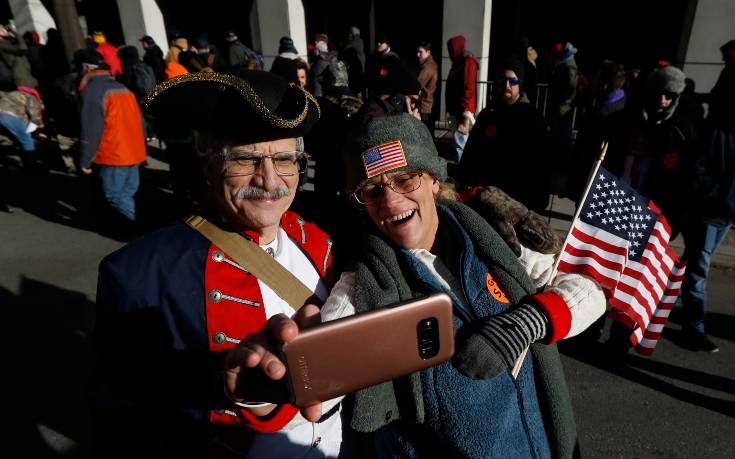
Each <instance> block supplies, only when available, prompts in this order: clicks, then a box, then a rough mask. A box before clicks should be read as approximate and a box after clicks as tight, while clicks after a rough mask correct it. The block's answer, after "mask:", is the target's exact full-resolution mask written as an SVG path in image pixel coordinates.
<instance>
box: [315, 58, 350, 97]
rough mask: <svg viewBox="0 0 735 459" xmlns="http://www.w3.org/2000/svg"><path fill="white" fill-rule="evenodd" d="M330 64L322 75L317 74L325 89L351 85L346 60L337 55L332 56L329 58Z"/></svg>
mask: <svg viewBox="0 0 735 459" xmlns="http://www.w3.org/2000/svg"><path fill="white" fill-rule="evenodd" d="M328 62H329V65H328V66H327V67H326V68H325V69H324V71H322V73H321V74H320V75H317V80H318V81H319V83H321V85H322V88H323V90H324V91H327V92H328V91H329V90H330V89H334V88H338V87H344V88H347V87H348V86H349V74H348V73H347V66H346V65H345V63H344V62H342V61H341V60H339V59H337V57H336V56H331V57H330V58H329V59H328Z"/></svg>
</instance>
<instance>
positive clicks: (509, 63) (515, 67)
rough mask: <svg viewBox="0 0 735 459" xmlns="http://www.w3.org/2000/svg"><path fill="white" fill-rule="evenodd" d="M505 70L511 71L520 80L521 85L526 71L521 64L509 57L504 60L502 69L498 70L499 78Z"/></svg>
mask: <svg viewBox="0 0 735 459" xmlns="http://www.w3.org/2000/svg"><path fill="white" fill-rule="evenodd" d="M506 70H512V71H513V72H515V74H516V76H517V77H518V78H519V79H520V80H521V83H523V79H524V78H525V77H526V69H525V67H524V66H523V62H521V61H520V60H518V59H516V58H515V57H509V58H508V59H506V60H505V63H504V65H503V67H501V69H500V76H502V75H503V72H505V71H506Z"/></svg>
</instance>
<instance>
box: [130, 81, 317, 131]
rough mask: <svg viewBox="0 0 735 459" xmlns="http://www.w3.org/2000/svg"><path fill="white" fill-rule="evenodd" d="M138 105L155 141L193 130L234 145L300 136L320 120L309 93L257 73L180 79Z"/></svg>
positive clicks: (157, 87)
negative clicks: (157, 135) (160, 137)
mask: <svg viewBox="0 0 735 459" xmlns="http://www.w3.org/2000/svg"><path fill="white" fill-rule="evenodd" d="M142 105H143V107H144V108H145V110H146V115H147V116H148V118H149V119H150V120H151V121H152V123H153V126H154V127H155V129H156V132H157V133H158V134H159V135H160V136H164V135H165V134H164V133H170V134H172V133H182V132H184V130H185V131H186V132H188V131H190V130H196V131H198V132H202V133H206V134H208V135H211V136H214V137H215V138H217V139H218V140H220V141H222V142H223V143H239V144H246V143H256V142H267V141H271V140H277V139H285V138H290V137H301V136H303V135H305V134H306V133H307V132H308V131H309V130H310V129H311V127H312V126H314V124H315V123H316V122H317V121H318V120H319V116H320V109H319V104H318V103H317V101H316V99H315V98H314V96H312V95H311V94H310V93H309V92H307V91H304V90H303V89H301V88H300V87H299V86H297V85H295V84H292V83H289V82H288V81H286V80H285V79H283V78H282V77H280V76H278V75H275V74H273V73H270V72H262V71H259V70H237V71H235V72H233V73H232V74H226V73H215V72H208V73H204V72H200V73H189V74H186V75H181V76H179V77H176V78H172V79H170V80H167V81H165V82H163V83H161V84H159V85H157V86H156V87H154V88H153V89H152V90H151V91H150V92H149V93H148V94H147V95H146V97H145V98H144V99H143V102H142ZM173 135H176V134H173Z"/></svg>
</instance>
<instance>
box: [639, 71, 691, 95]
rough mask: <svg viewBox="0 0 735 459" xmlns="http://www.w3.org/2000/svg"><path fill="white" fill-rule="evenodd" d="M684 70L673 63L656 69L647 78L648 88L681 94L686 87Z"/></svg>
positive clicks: (653, 90) (654, 90)
mask: <svg viewBox="0 0 735 459" xmlns="http://www.w3.org/2000/svg"><path fill="white" fill-rule="evenodd" d="M685 79H686V77H685V76H684V72H682V71H681V70H679V69H677V68H676V67H674V66H673V65H670V66H668V67H664V68H660V69H656V70H654V71H653V72H651V73H650V74H649V75H648V78H647V79H646V89H648V90H649V91H652V92H661V91H665V92H672V93H674V94H681V93H682V92H683V91H684V88H685V87H686V82H685V81H684V80H685Z"/></svg>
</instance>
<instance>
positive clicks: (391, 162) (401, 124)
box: [343, 113, 447, 193]
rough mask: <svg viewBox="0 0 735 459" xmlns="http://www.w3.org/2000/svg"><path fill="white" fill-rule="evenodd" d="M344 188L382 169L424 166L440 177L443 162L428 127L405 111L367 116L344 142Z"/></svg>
mask: <svg viewBox="0 0 735 459" xmlns="http://www.w3.org/2000/svg"><path fill="white" fill-rule="evenodd" d="M343 156H344V160H345V165H346V167H347V170H346V171H345V172H346V174H345V189H346V191H347V192H348V193H351V192H353V191H354V190H355V189H356V188H357V187H358V186H359V185H360V184H361V183H362V182H363V181H364V180H366V179H369V178H371V177H375V176H377V175H380V174H382V173H384V172H395V171H401V170H424V171H427V172H428V173H430V174H431V175H433V176H434V177H436V178H437V179H439V180H441V181H444V180H446V179H447V163H446V161H444V159H443V158H441V157H440V156H439V153H438V152H437V151H436V146H435V145H434V139H433V138H432V136H431V134H430V133H429V130H428V129H427V128H426V126H425V125H424V124H423V123H422V122H421V121H419V120H417V119H416V118H414V117H413V116H411V115H409V114H408V113H402V114H400V115H394V116H383V117H376V118H372V119H370V120H369V121H368V122H367V123H366V124H365V125H364V126H363V127H362V128H361V129H360V130H358V131H357V132H356V133H355V134H354V135H353V136H351V138H350V140H348V142H347V143H346V144H345V147H344V149H343Z"/></svg>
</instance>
